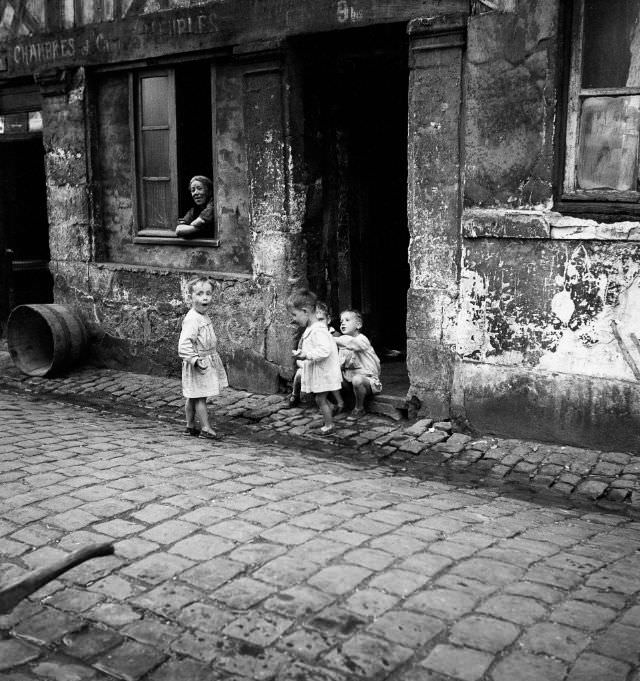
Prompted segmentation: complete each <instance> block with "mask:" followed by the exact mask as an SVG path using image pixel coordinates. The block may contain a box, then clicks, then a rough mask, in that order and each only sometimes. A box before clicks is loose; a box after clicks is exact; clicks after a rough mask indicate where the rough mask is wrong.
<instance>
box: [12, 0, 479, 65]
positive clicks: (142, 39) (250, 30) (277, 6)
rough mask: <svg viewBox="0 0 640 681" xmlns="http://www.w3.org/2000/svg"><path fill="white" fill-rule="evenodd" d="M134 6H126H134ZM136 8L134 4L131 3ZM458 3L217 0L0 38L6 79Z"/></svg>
mask: <svg viewBox="0 0 640 681" xmlns="http://www.w3.org/2000/svg"><path fill="white" fill-rule="evenodd" d="M133 6H134V5H131V7H133ZM136 7H137V5H136ZM466 9H467V3H466V2H465V0H270V1H268V0H259V1H258V0H233V1H231V0H218V1H217V2H212V3H211V4H208V5H203V4H200V5H199V6H197V7H192V8H184V7H183V8H180V9H167V10H164V11H156V12H150V13H144V14H142V13H140V14H138V15H137V16H135V15H132V14H131V13H128V14H127V16H126V17H125V18H123V19H121V20H116V21H103V22H102V23H92V24H88V25H86V26H79V27H76V28H74V29H68V30H60V31H57V32H45V31H32V32H31V34H30V35H29V37H21V38H17V39H14V40H5V41H3V42H0V65H1V64H2V60H3V59H4V60H5V61H6V66H7V71H6V72H5V73H6V76H12V75H22V74H25V73H33V72H35V71H38V70H40V69H42V68H51V67H56V66H58V67H64V66H72V65H84V64H108V63H114V62H119V61H128V60H134V59H145V58H151V57H157V56H164V55H166V54H175V53H179V52H189V51H193V50H202V49H213V48H220V47H228V46H232V45H236V44H242V43H243V42H251V41H260V40H272V39H280V38H284V37H286V36H289V35H298V34H303V33H312V32H319V31H326V30H332V29H340V28H349V27H353V26H365V25H370V24H376V23H384V22H391V21H393V22H402V21H407V22H408V21H409V20H411V19H412V18H415V17H416V16H432V15H434V14H442V13H447V12H456V11H465V10H466Z"/></svg>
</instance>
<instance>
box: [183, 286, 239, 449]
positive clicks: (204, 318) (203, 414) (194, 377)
mask: <svg viewBox="0 0 640 681" xmlns="http://www.w3.org/2000/svg"><path fill="white" fill-rule="evenodd" d="M187 291H188V295H189V301H190V303H191V309H190V310H189V312H187V314H186V315H185V317H184V319H183V320H182V331H181V333H180V340H179V342H178V355H179V356H180V358H181V359H182V394H183V395H184V396H185V398H186V402H185V407H184V411H185V415H186V418H187V427H186V429H185V433H186V434H188V435H194V436H195V435H198V436H200V437H201V438H204V439H208V440H214V439H216V432H215V431H214V430H213V428H212V427H211V425H210V423H209V413H208V411H207V397H213V396H214V395H218V394H219V393H220V389H221V388H224V387H226V386H227V385H228V382H227V374H226V372H225V370H224V366H223V365H222V360H221V359H220V355H219V354H218V352H217V339H216V334H215V333H214V331H213V323H212V322H211V319H210V318H209V315H208V314H207V312H208V311H209V309H210V308H211V304H212V302H213V282H212V281H211V280H210V279H209V278H208V277H198V278H197V279H192V280H191V281H190V282H189V284H188V288H187ZM196 417H197V419H198V421H199V422H200V429H198V428H197V427H196Z"/></svg>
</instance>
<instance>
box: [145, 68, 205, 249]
mask: <svg viewBox="0 0 640 681" xmlns="http://www.w3.org/2000/svg"><path fill="white" fill-rule="evenodd" d="M133 79H134V82H133V86H134V91H135V97H136V99H135V104H136V106H135V120H134V129H135V142H136V154H135V158H136V169H135V177H136V178H137V185H138V186H137V200H138V240H143V241H147V240H157V239H167V238H172V239H173V238H174V237H175V227H176V224H177V222H178V218H179V217H180V216H182V215H184V214H185V213H186V212H187V211H188V210H189V208H190V207H191V206H192V205H193V203H192V201H191V196H190V194H189V188H188V183H189V179H190V178H191V177H193V176H194V175H206V176H208V177H211V178H212V179H213V180H214V181H215V177H214V168H213V145H212V140H213V139H214V138H215V137H214V134H213V132H212V129H213V120H214V115H215V110H214V107H213V106H212V91H215V90H214V87H215V70H214V69H213V68H212V67H211V66H210V64H208V63H203V62H188V63H186V64H183V65H180V66H179V67H175V68H166V69H157V70H153V71H140V72H138V73H137V74H136V75H135V76H133ZM212 83H213V86H212ZM214 188H215V184H214ZM214 199H215V194H214ZM206 238H207V239H216V238H217V235H216V234H210V235H207V237H206ZM174 241H175V239H174ZM202 241H203V239H202V238H201V239H197V240H196V239H191V240H185V239H178V240H177V242H178V243H181V244H185V245H186V244H189V243H190V244H198V243H200V242H202Z"/></svg>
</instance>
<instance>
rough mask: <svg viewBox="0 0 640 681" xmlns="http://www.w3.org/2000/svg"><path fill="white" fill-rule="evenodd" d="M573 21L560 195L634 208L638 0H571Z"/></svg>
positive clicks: (639, 131) (639, 121)
mask: <svg viewBox="0 0 640 681" xmlns="http://www.w3.org/2000/svg"><path fill="white" fill-rule="evenodd" d="M571 25H572V32H571V35H572V37H573V38H574V41H573V43H572V44H571V45H570V49H571V58H570V61H571V71H570V82H569V87H568V96H567V115H566V125H567V133H566V145H565V166H564V182H563V192H562V197H561V199H562V200H564V201H580V202H591V203H593V204H594V205H595V204H597V203H598V202H600V207H599V208H596V209H595V212H601V211H603V210H611V211H615V212H617V213H618V214H621V213H624V212H625V211H628V212H631V213H637V210H638V205H637V204H638V203H639V202H640V181H639V168H638V164H639V151H640V144H639V140H640V6H639V5H638V3H637V0H576V1H575V2H574V4H573V17H572V21H571ZM607 204H609V206H607Z"/></svg>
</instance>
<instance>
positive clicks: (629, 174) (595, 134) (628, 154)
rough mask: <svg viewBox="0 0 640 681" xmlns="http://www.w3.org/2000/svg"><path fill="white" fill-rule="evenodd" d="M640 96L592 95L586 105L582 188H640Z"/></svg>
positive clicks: (580, 174)
mask: <svg viewBox="0 0 640 681" xmlns="http://www.w3.org/2000/svg"><path fill="white" fill-rule="evenodd" d="M639 128H640V96H632V97H589V98H587V99H585V100H584V102H583V104H582V116H581V121H580V143H579V150H580V151H579V156H578V164H577V166H578V167H577V170H578V186H579V188H580V189H616V190H620V191H624V190H633V191H636V190H637V189H638V187H637V184H638V131H639Z"/></svg>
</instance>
